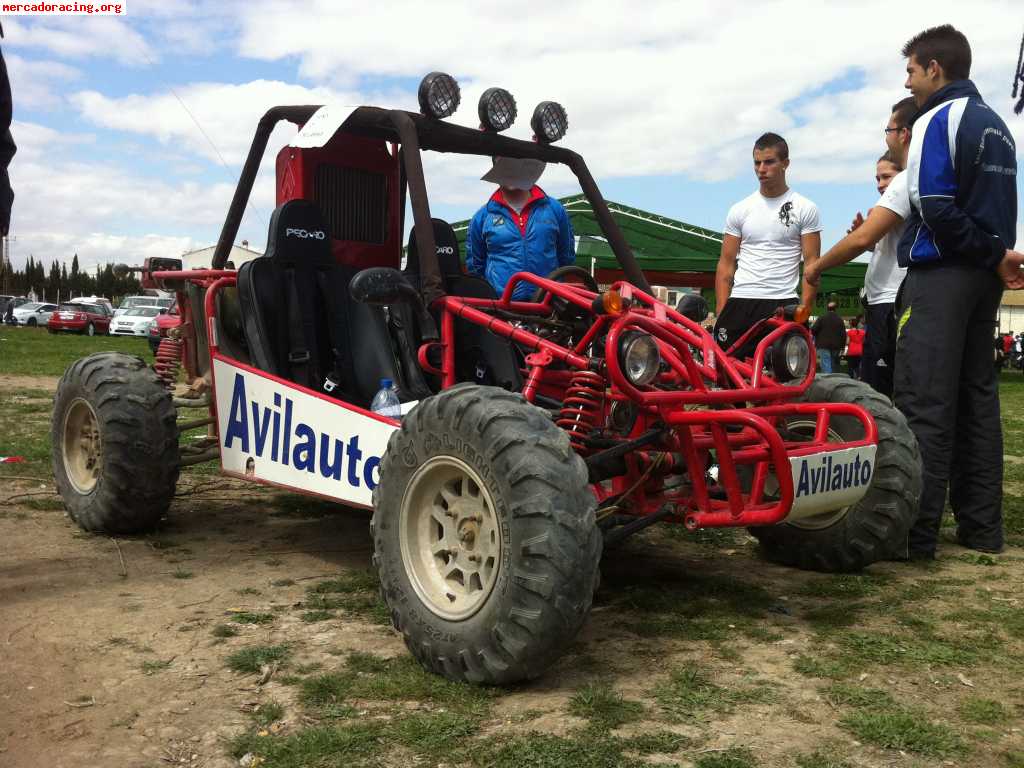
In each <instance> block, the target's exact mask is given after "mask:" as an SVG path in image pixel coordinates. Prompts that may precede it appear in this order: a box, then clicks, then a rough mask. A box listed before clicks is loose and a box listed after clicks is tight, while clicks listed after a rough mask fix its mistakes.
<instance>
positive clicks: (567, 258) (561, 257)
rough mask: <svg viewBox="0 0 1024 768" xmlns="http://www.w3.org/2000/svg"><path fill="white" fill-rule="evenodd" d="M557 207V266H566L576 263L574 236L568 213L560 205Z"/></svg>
mask: <svg viewBox="0 0 1024 768" xmlns="http://www.w3.org/2000/svg"><path fill="white" fill-rule="evenodd" d="M558 207H559V212H558V213H559V216H558V253H557V256H558V266H560V267H567V266H569V265H570V264H575V263H576V236H575V235H574V234H573V231H572V222H571V221H570V220H569V214H568V213H566V212H565V208H562V206H561V205H559V206H558Z"/></svg>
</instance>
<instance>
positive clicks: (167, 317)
mask: <svg viewBox="0 0 1024 768" xmlns="http://www.w3.org/2000/svg"><path fill="white" fill-rule="evenodd" d="M179 325H181V316H180V315H179V314H178V305H177V303H175V304H174V305H173V306H171V308H170V309H168V310H167V311H166V312H161V313H160V314H159V315H157V316H156V317H154V318H153V322H152V323H150V325H149V337H148V338H149V348H150V349H152V350H153V354H154V355H155V354H156V351H157V349H158V348H159V347H160V339H162V338H163V337H164V336H166V335H167V331H169V330H170V329H171V328H177V327H178V326H179Z"/></svg>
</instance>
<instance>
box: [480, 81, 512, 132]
mask: <svg viewBox="0 0 1024 768" xmlns="http://www.w3.org/2000/svg"><path fill="white" fill-rule="evenodd" d="M516 114H518V113H517V111H516V100H515V99H514V98H512V94H511V93H509V92H508V91H506V90H505V89H504V88H488V89H487V90H486V91H484V93H483V96H481V97H480V103H479V104H478V105H477V115H479V117H480V125H482V126H483V128H484V130H486V131H494V132H495V133H500V132H501V131H504V130H506V129H507V128H511V127H512V123H514V122H515V121H516Z"/></svg>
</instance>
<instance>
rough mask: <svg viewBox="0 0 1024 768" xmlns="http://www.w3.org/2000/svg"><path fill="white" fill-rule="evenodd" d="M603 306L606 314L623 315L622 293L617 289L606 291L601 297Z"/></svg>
mask: <svg viewBox="0 0 1024 768" xmlns="http://www.w3.org/2000/svg"><path fill="white" fill-rule="evenodd" d="M601 306H602V307H603V308H604V311H605V313H606V314H609V315H621V314H622V294H621V293H619V292H618V291H616V290H611V291H607V292H605V294H604V295H603V296H602V297H601Z"/></svg>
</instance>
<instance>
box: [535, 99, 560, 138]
mask: <svg viewBox="0 0 1024 768" xmlns="http://www.w3.org/2000/svg"><path fill="white" fill-rule="evenodd" d="M530 127H531V128H533V135H534V136H536V137H537V141H542V142H544V143H545V144H550V143H551V142H553V141H558V140H559V139H560V138H562V137H563V136H565V132H566V131H567V130H569V115H568V114H566V111H565V107H563V106H562V105H561V104H559V103H558V102H555V101H542V102H541V103H540V104H538V105H537V108H536V109H535V110H533V117H532V118H530Z"/></svg>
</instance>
